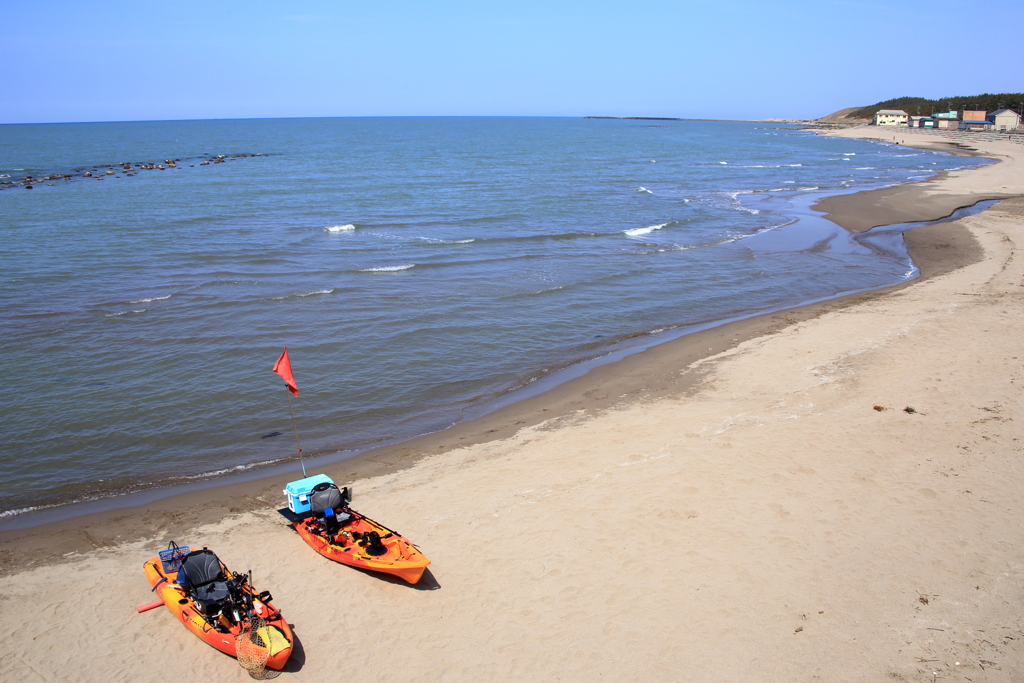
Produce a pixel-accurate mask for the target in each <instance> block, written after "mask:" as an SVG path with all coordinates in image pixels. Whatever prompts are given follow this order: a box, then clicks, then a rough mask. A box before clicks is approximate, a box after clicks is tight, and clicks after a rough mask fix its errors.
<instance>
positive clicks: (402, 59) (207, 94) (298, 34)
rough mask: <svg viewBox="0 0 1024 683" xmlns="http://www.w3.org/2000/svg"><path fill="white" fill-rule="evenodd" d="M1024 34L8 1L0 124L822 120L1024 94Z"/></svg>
mask: <svg viewBox="0 0 1024 683" xmlns="http://www.w3.org/2000/svg"><path fill="white" fill-rule="evenodd" d="M1022 29H1024V3H1021V2H1005V3H998V4H992V3H987V4H986V3H982V4H978V3H974V2H962V1H961V0H929V2H922V3H913V2H906V1H905V0H904V1H898V2H897V1H894V2H880V1H877V0H863V1H862V0H834V1H829V0H819V1H816V2H810V1H803V0H798V1H794V2H787V1H786V0H780V1H779V2H766V1H749V0H711V1H705V2H678V1H677V2H672V1H669V0H650V1H648V2H637V3H630V2H623V1H619V2H607V1H605V0H586V1H585V2H584V1H578V0H570V1H559V0H547V1H546V2H539V1H535V0H517V1H516V2H505V1H492V2H487V1H486V0H484V1H480V0H474V1H472V2H470V1H468V0H434V1H433V2H428V1H426V0H424V1H419V2H416V1H412V0H362V1H353V0H333V1H327V0H321V1H311V2H302V1H301V0H297V1H294V2H280V1H278V2H264V1H262V0H249V1H247V2H217V1H215V0H210V1H207V2H192V1H188V0H186V1H179V0H173V1H167V2H147V1H139V0H133V1H131V2H125V1H122V0H102V1H100V2H89V1H87V0H74V1H66V0H50V1H48V2H20V1H18V2H15V1H8V2H4V3H3V5H2V6H0V48H2V54H3V62H2V72H0V73H2V75H0V123H23V122H49V121H118V120H146V119H206V118H260V117H291V116H402V115H422V116H433V115H485V116H490V115H514V116H585V115H590V114H593V115H609V116H678V117H693V118H705V117H706V118H730V119H749V118H766V117H817V116H823V115H825V114H829V113H831V112H833V111H835V110H837V109H841V108H844V107H848V106H857V105H868V104H873V103H875V102H878V101H881V100H885V99H889V98H892V97H899V96H903V95H918V96H923V97H945V96H955V95H970V94H975V93H981V92H1005V91H1014V90H1017V91H1019V90H1024V85H1022V79H1021V77H1020V73H1021V72H1020V69H1019V68H1018V67H1019V52H1020V50H1019V45H1020V38H1021V35H1022ZM1000 65H1003V68H1001V66H1000ZM1007 65H1008V67H1009V68H1006V67H1007Z"/></svg>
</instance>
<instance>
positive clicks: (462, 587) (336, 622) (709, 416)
mask: <svg viewBox="0 0 1024 683" xmlns="http://www.w3.org/2000/svg"><path fill="white" fill-rule="evenodd" d="M876 131H877V129H864V130H860V131H854V133H853V134H859V135H865V134H871V133H874V132H876ZM911 135H912V133H911V132H907V131H904V132H902V133H901V136H902V139H905V140H907V143H908V144H911ZM924 137H925V136H922V141H923V142H927V141H926V140H924ZM973 146H975V147H977V149H978V150H979V151H980V152H982V153H985V154H986V155H987V156H993V157H997V158H1002V159H1003V161H1002V163H1000V164H997V165H993V166H991V167H988V168H986V169H982V170H978V171H972V172H969V173H951V174H947V175H946V176H945V177H943V178H941V179H938V180H936V181H930V182H929V183H921V184H920V185H919V186H918V188H917V189H916V190H915V192H917V193H918V195H916V198H915V199H914V201H918V200H920V199H921V193H925V194H924V197H925V198H927V196H929V195H927V193H934V196H941V197H959V198H961V199H960V203H961V204H970V203H973V201H974V198H976V197H979V196H981V195H985V196H990V194H988V193H991V192H993V188H995V189H998V190H999V192H1004V191H1007V194H1012V193H1017V194H1024V188H1021V187H1020V185H1021V181H1022V178H1024V174H1021V172H1020V166H1019V164H1020V163H1021V161H1020V160H1021V158H1022V157H1024V147H1022V146H1020V145H1014V144H1011V143H998V142H993V143H990V144H989V143H985V144H982V143H977V144H975V145H973ZM996 186H998V187H996ZM1003 186H1006V187H1005V189H1004V188H1003ZM903 189H907V188H903ZM887 201H888V200H887ZM941 201H942V202H945V201H947V200H945V199H943V200H941ZM871 203H872V205H873V206H875V207H876V208H864V207H863V206H862V208H863V210H864V211H879V212H883V213H884V212H885V211H892V210H896V211H903V212H906V211H909V209H906V208H905V207H901V205H900V203H899V201H897V200H892V201H889V203H886V202H874V201H873V200H872V202H871ZM939 203H941V202H939ZM918 205H919V206H921V207H927V206H928V202H927V201H918ZM894 207H895V209H894ZM939 209H941V211H940V213H941V212H944V209H942V207H939ZM939 209H936V210H939ZM851 210H852V211H855V212H856V211H857V205H856V204H853V205H849V204H848V205H845V206H843V207H838V208H836V214H835V219H836V220H837V222H840V223H842V222H843V220H848V221H849V220H859V218H858V217H857V215H856V214H853V217H852V218H851V214H850V213H849V211H851ZM920 210H923V209H919V208H918V209H913V211H920ZM843 211H847V213H845V214H844V213H843ZM945 213H948V212H945ZM897 220H903V219H897ZM914 240H915V242H916V246H915V247H914V248H915V250H916V253H917V254H918V255H919V257H920V258H922V259H923V262H922V266H923V270H924V272H925V274H926V275H927V276H928V277H926V278H924V279H923V280H922V281H919V282H917V283H915V284H912V285H910V286H903V287H896V288H892V289H890V290H887V291H883V292H880V293H876V294H873V295H870V296H860V297H856V298H853V299H848V300H843V301H841V302H833V303H831V304H828V305H824V306H818V307H809V308H806V309H799V310H796V311H792V312H786V313H782V314H778V315H774V316H768V317H765V318H761V319H758V320H757V321H753V322H749V323H748V324H747V325H746V327H744V326H742V325H740V326H729V327H726V328H719V329H718V330H716V331H714V332H711V333H708V334H706V335H704V336H702V337H700V338H699V339H697V340H696V341H695V340H694V339H689V340H681V341H680V342H679V343H674V344H669V345H665V346H664V347H658V348H656V349H654V350H652V351H648V352H646V353H644V354H640V356H637V357H633V358H631V359H629V360H628V361H624V362H623V363H619V364H616V365H614V366H607V367H606V368H603V369H602V370H601V372H597V373H592V375H591V376H588V377H587V378H583V380H581V381H578V382H576V383H573V384H572V385H567V387H568V388H565V387H563V388H562V389H561V390H560V393H558V392H556V394H557V395H554V394H553V395H551V396H547V397H546V398H541V399H538V401H534V402H531V403H529V404H528V405H527V406H526V407H525V408H524V407H523V406H519V407H517V408H515V410H510V411H504V412H503V413H502V414H501V415H498V416H495V417H492V418H490V420H491V421H490V422H487V421H486V420H485V421H483V422H478V423H477V426H470V427H463V428H462V429H463V431H461V432H460V431H458V430H456V431H451V432H445V433H442V434H440V435H434V436H433V437H430V438H429V439H426V440H419V441H416V442H412V445H408V444H407V445H405V446H402V447H398V448H393V449H391V450H387V451H382V454H377V455H375V456H372V457H369V458H366V459H364V460H362V461H360V462H359V463H356V464H349V465H344V466H342V465H339V466H337V467H336V468H329V470H328V471H329V472H331V473H332V474H335V475H336V477H337V478H339V479H340V480H343V481H352V480H355V492H356V498H355V501H354V506H355V507H356V508H357V509H359V510H360V511H362V512H364V513H366V514H369V515H370V516H371V517H374V518H376V519H378V520H380V521H382V522H384V523H385V524H388V525H389V526H392V527H394V528H397V529H399V530H400V531H402V532H403V533H405V534H406V535H407V536H408V537H409V538H410V539H412V540H413V541H414V542H416V543H418V544H419V545H420V546H421V547H422V549H423V550H424V552H425V553H426V554H427V555H428V556H429V557H430V558H431V559H432V560H433V562H434V564H433V565H432V567H431V570H432V574H431V576H430V577H428V579H427V580H426V581H424V582H423V584H422V585H421V586H419V587H416V588H411V587H409V586H406V585H403V584H399V583H393V582H389V581H385V580H382V579H381V578H379V577H377V576H372V575H369V574H365V573H361V572H358V571H355V570H352V569H350V568H347V567H344V566H341V565H337V564H334V563H331V562H329V561H328V560H325V559H323V558H321V557H319V556H318V555H316V554H315V553H314V552H313V551H312V550H310V549H309V548H308V547H306V546H305V545H304V544H303V542H302V541H301V540H300V539H299V538H298V537H297V536H296V535H295V534H294V533H293V532H292V531H291V530H290V529H289V527H287V526H286V524H285V522H284V520H283V518H282V517H280V516H279V515H278V513H277V512H276V511H275V507H276V506H278V505H280V504H281V503H282V499H281V497H280V488H281V485H282V484H283V482H284V481H285V479H282V480H280V481H274V482H261V483H259V484H249V485H239V486H236V487H233V488H229V489H217V490H213V491H205V492H200V493H201V495H202V496H205V497H206V498H207V502H205V503H204V502H201V501H199V500H198V499H196V498H184V499H183V498H178V499H171V500H169V501H162V502H160V503H159V504H154V505H151V506H148V507H146V508H138V509H129V510H123V511H120V512H118V513H116V514H108V515H105V516H103V515H101V516H96V517H90V518H82V519H78V520H71V521H69V522H66V523H63V524H61V525H58V526H55V527H41V528H37V529H33V530H28V531H23V532H17V533H15V532H7V533H5V534H4V535H3V537H2V539H0V558H2V560H3V568H4V576H3V580H2V583H0V634H2V637H3V650H2V654H0V680H3V681H64V680H74V681H166V680H197V679H198V678H199V677H203V678H204V679H212V680H237V681H243V680H249V679H248V677H247V675H246V674H245V673H244V672H243V671H242V670H241V669H240V668H239V667H238V665H237V664H236V663H235V662H234V660H232V659H230V658H228V657H226V656H224V655H221V654H219V653H218V652H216V651H214V650H213V649H211V648H210V647H208V646H207V645H205V644H204V643H202V642H200V641H199V640H198V639H197V638H195V637H194V636H192V635H191V634H189V633H188V632H187V631H186V630H185V629H184V628H182V627H181V626H179V625H178V624H176V623H174V621H173V620H172V619H171V618H170V615H169V614H168V613H167V611H166V610H163V609H162V608H161V609H158V610H152V611H150V612H146V613H143V614H136V613H135V610H134V607H135V606H136V605H139V604H143V603H146V602H149V601H150V600H151V599H152V597H151V594H150V592H149V586H148V584H147V583H146V581H145V578H144V576H143V574H142V562H143V561H144V560H146V559H147V558H148V557H150V556H152V555H153V554H155V552H156V550H158V549H160V548H162V547H164V546H165V545H166V542H167V540H169V538H170V537H172V536H173V537H174V538H175V539H176V540H177V541H178V542H179V543H189V544H191V545H192V546H193V547H196V546H202V545H208V546H210V547H211V548H213V549H214V550H216V551H217V552H218V554H219V555H220V556H221V558H222V559H223V560H225V561H226V562H227V563H228V564H229V566H232V567H234V568H237V569H247V568H251V569H252V570H253V572H254V574H255V583H256V585H257V587H258V588H260V589H269V590H271V591H272V592H273V593H274V595H275V598H276V599H275V603H276V604H277V605H278V606H279V607H280V608H281V610H282V611H283V613H284V615H285V616H286V618H287V619H288V620H289V622H290V623H293V624H294V625H295V633H296V634H297V636H298V638H299V640H300V641H301V646H300V647H299V648H297V650H298V652H297V653H296V655H295V656H294V657H293V660H292V662H291V663H290V665H289V667H288V669H287V670H286V672H285V673H283V674H282V675H281V677H280V679H279V680H282V681H296V682H298V681H324V680H337V679H342V680H343V679H346V678H358V679H368V680H382V681H459V682H463V681H465V682H470V681H472V682H476V681H486V680H495V681H518V680H526V681H595V680H625V681H882V680H897V681H898V680H904V681H933V680H955V681H1020V680H1024V615H1022V610H1021V604H1022V599H1024V514H1022V513H1024V472H1022V470H1021V467H1020V466H1019V463H1020V460H1021V452H1022V449H1024V441H1022V440H1021V439H1022V437H1024V434H1022V426H1024V414H1022V411H1021V404H1020V399H1021V387H1022V383H1024V372H1022V369H1021V368H1022V362H1024V338H1022V335H1021V329H1020V328H1021V325H1020V320H1021V317H1020V316H1021V309H1022V303H1024V290H1022V286H1024V260H1022V259H1021V256H1020V255H1019V254H1017V243H1018V242H1022V241H1024V200H1021V199H1011V200H1008V201H1004V202H1001V203H1000V204H998V205H996V206H995V207H993V208H991V209H989V210H987V211H985V212H984V213H982V214H979V215H976V216H973V217H970V218H966V219H964V220H961V221H958V222H956V223H951V224H946V225H945V226H939V227H938V228H936V229H934V230H933V229H931V228H929V229H923V230H922V231H921V232H920V234H918V235H915V237H914ZM698 344H699V345H701V346H700V348H698V346H697V345H698ZM705 345H706V346H705ZM517 423H522V424H517ZM480 424H482V425H483V427H480V426H479V425H480ZM488 432H489V433H490V437H488V436H487V434H488ZM460 434H462V437H461V438H462V441H461V443H468V444H470V445H466V446H463V447H459V446H458V445H457V444H459V443H460V436H459V435H460ZM417 444H418V445H417ZM414 451H415V452H414ZM428 452H433V454H431V455H427V453H428ZM346 467H347V468H348V469H345V468H346ZM373 468H376V469H373ZM210 497H215V498H216V500H215V501H212V502H211V501H209V500H208V499H209V498H210ZM232 510H234V511H232ZM54 539H56V541H57V544H58V545H57V546H56V547H53V546H51V547H49V548H47V544H48V543H49V542H51V541H53V540H54ZM65 553H66V554H67V555H66V556H64V555H65ZM430 588H434V590H429V589H430Z"/></svg>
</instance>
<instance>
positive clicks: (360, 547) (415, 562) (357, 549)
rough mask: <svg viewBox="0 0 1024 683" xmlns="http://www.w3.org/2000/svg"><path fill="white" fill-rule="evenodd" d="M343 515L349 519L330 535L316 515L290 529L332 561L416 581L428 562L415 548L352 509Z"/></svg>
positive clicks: (306, 518)
mask: <svg viewBox="0 0 1024 683" xmlns="http://www.w3.org/2000/svg"><path fill="white" fill-rule="evenodd" d="M344 513H347V515H350V516H351V518H350V519H348V520H347V521H345V522H343V526H341V528H338V529H336V530H334V531H333V532H332V531H328V529H327V525H326V524H325V523H324V519H323V518H322V517H317V516H311V517H305V518H302V519H299V520H298V521H296V522H294V524H293V525H292V526H294V527H295V530H296V531H297V532H299V536H302V538H303V540H305V541H306V543H308V544H309V545H311V546H312V547H313V549H314V550H316V551H317V552H318V553H320V554H321V555H323V556H324V557H326V558H328V559H331V560H334V561H335V562H341V563H342V564H347V565H349V566H351V567H358V568H360V569H368V570H370V571H375V572H383V573H385V574H391V575H393V576H397V577H398V578H400V579H402V580H403V581H407V582H408V583H410V584H415V583H417V582H418V581H419V580H420V577H422V576H423V571H424V570H425V569H426V568H427V565H428V564H430V560H428V559H427V558H426V557H424V555H423V553H421V552H420V551H419V550H418V549H417V548H416V546H414V545H413V544H412V543H410V542H409V541H408V540H407V539H406V538H405V537H403V536H402V535H401V534H398V533H396V532H394V531H392V530H391V529H388V528H387V527H385V526H382V525H381V524H378V523H377V522H375V521H373V520H372V519H370V518H368V517H365V516H363V515H361V514H359V513H358V512H356V511H355V510H351V509H345V510H344Z"/></svg>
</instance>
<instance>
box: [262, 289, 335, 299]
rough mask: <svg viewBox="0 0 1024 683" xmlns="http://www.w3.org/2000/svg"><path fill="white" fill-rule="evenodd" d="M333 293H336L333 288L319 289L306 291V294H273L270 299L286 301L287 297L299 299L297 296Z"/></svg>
mask: <svg viewBox="0 0 1024 683" xmlns="http://www.w3.org/2000/svg"><path fill="white" fill-rule="evenodd" d="M333 293H334V290H333V289H318V290H316V291H315V292H306V293H304V294H288V295H285V296H272V297H270V300H271V301H284V300H285V299H297V298H302V297H307V296H320V295H322V294H333Z"/></svg>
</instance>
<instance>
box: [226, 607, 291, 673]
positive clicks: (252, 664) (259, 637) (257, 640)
mask: <svg viewBox="0 0 1024 683" xmlns="http://www.w3.org/2000/svg"><path fill="white" fill-rule="evenodd" d="M278 634H280V635H278ZM279 639H280V640H283V639H284V634H281V632H280V631H279V630H278V629H276V628H275V627H273V626H268V625H267V623H266V622H265V621H263V620H262V619H260V618H259V617H253V618H252V619H251V620H250V621H249V625H248V626H246V627H245V628H243V629H242V630H241V631H240V632H239V634H238V635H237V636H235V656H236V658H237V659H238V663H239V664H240V665H241V666H242V668H243V669H245V670H246V671H248V672H249V676H250V677H252V678H255V679H257V680H261V681H265V680H268V679H271V678H277V677H278V676H280V675H281V672H280V671H275V670H274V669H268V668H267V660H268V659H270V655H271V653H273V652H276V651H277V648H278V646H279V643H278V642H277V640H279Z"/></svg>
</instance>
